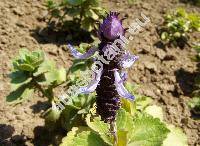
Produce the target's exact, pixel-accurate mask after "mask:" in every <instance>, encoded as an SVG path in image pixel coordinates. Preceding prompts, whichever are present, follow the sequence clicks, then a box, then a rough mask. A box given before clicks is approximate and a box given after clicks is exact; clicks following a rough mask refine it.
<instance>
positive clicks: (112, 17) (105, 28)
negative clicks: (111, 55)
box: [99, 12, 124, 41]
mask: <svg viewBox="0 0 200 146" xmlns="http://www.w3.org/2000/svg"><path fill="white" fill-rule="evenodd" d="M118 15H119V13H116V12H110V14H109V15H108V16H107V18H105V19H104V20H103V23H102V24H100V29H99V36H100V37H101V39H102V37H103V38H106V39H108V40H111V41H112V40H115V39H117V38H118V37H119V36H120V35H124V28H123V26H122V22H121V20H119V18H118Z"/></svg>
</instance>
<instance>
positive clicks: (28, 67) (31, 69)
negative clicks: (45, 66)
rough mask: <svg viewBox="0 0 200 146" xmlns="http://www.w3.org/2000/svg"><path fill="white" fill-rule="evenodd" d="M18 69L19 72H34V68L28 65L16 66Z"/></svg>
mask: <svg viewBox="0 0 200 146" xmlns="http://www.w3.org/2000/svg"><path fill="white" fill-rule="evenodd" d="M18 68H19V69H20V70H24V71H30V72H31V71H34V69H35V68H34V67H33V66H31V65H29V64H20V65H19V66H18Z"/></svg>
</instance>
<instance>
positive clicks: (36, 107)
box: [30, 101, 51, 114]
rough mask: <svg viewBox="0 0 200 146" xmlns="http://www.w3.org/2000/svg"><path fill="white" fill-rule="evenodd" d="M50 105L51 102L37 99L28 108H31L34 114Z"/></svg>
mask: <svg viewBox="0 0 200 146" xmlns="http://www.w3.org/2000/svg"><path fill="white" fill-rule="evenodd" d="M50 107H51V104H50V103H49V102H48V101H44V102H41V101H38V102H37V103H36V104H34V105H32V106H31V107H30V108H31V109H32V111H33V113H34V114H37V113H40V112H41V111H46V110H47V109H49V108H50Z"/></svg>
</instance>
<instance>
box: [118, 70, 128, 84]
mask: <svg viewBox="0 0 200 146" xmlns="http://www.w3.org/2000/svg"><path fill="white" fill-rule="evenodd" d="M120 76H121V78H122V81H123V82H125V81H126V80H127V79H128V74H127V72H125V71H123V72H122V73H121V75H120Z"/></svg>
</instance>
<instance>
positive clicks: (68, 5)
mask: <svg viewBox="0 0 200 146" xmlns="http://www.w3.org/2000/svg"><path fill="white" fill-rule="evenodd" d="M46 6H47V8H48V10H49V13H50V21H51V20H53V19H54V20H56V21H57V23H59V24H60V25H61V28H62V29H65V28H66V29H67V30H69V29H73V30H74V31H76V32H77V28H79V27H80V28H81V29H84V30H86V31H89V32H90V31H92V30H93V29H94V28H95V26H96V25H97V24H96V21H97V20H100V19H102V18H103V16H104V15H105V12H106V11H105V9H104V8H102V7H100V0H62V1H61V2H60V3H56V2H54V1H53V0H48V1H47V3H46ZM67 17H68V19H67ZM70 17H71V18H72V19H69V18H70ZM63 27H64V28H63Z"/></svg>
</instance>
